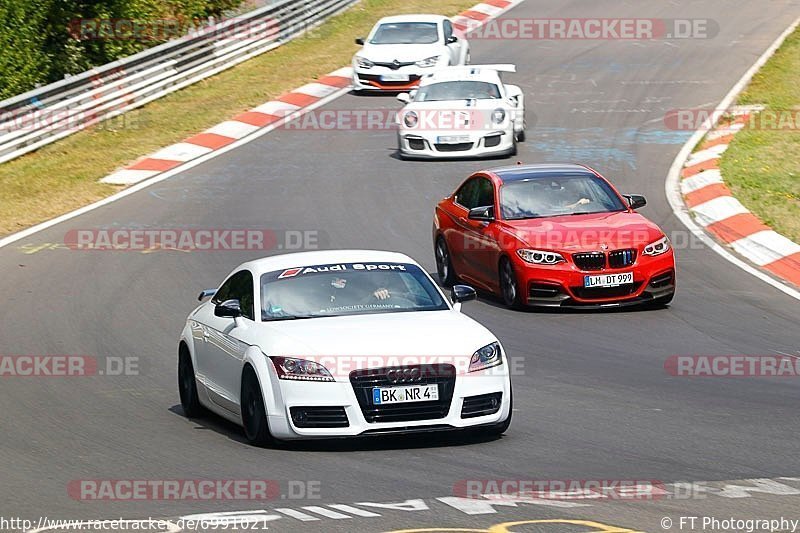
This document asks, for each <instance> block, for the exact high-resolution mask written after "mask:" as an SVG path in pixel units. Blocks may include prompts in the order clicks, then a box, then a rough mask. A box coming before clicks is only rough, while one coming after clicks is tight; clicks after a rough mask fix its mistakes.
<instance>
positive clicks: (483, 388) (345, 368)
mask: <svg viewBox="0 0 800 533" xmlns="http://www.w3.org/2000/svg"><path fill="white" fill-rule="evenodd" d="M208 296H212V298H211V300H208V301H206V302H204V303H202V304H201V305H200V306H199V307H197V308H196V309H195V310H194V311H192V313H191V314H190V315H189V318H188V320H187V322H186V326H185V328H184V329H183V332H182V333H181V337H180V343H179V349H178V388H179V392H180V398H181V405H182V407H183V410H184V413H185V414H186V415H187V416H189V417H196V416H199V415H201V414H202V413H203V412H204V411H205V410H206V409H207V410H210V411H213V412H214V413H216V414H218V415H220V416H222V417H224V418H227V419H228V420H231V421H233V422H235V423H237V424H240V425H242V426H243V427H244V432H245V435H246V436H247V439H248V440H249V441H250V442H252V443H254V444H257V445H265V444H268V443H270V442H272V441H273V440H274V439H278V440H282V439H310V438H322V437H326V438H327V437H349V436H356V435H364V436H366V435H373V434H385V433H397V432H401V433H405V432H415V431H438V430H448V429H459V428H470V427H479V428H481V429H482V430H483V431H486V432H490V433H494V434H500V433H502V432H504V431H505V430H506V429H507V428H508V426H509V424H510V423H511V404H512V399H511V379H510V375H509V371H508V366H509V364H508V360H507V356H506V354H505V352H504V351H503V348H502V346H501V345H500V343H499V342H498V340H497V338H495V336H494V335H492V333H490V332H489V330H487V329H486V328H484V327H483V326H481V325H480V324H478V323H477V322H475V321H474V320H472V319H471V318H469V317H468V316H466V315H464V314H462V313H461V312H460V308H461V302H463V301H466V300H472V299H474V298H475V290H474V289H472V288H471V287H468V286H466V285H457V286H455V287H454V288H453V292H452V295H451V298H452V300H453V303H451V302H450V301H449V300H448V298H447V297H446V296H445V295H444V294H443V293H442V291H441V290H440V289H439V287H438V286H437V285H436V284H435V283H434V282H433V281H432V279H431V277H430V276H429V275H428V273H427V272H425V270H423V269H422V268H421V267H420V266H419V265H418V264H417V263H416V262H414V261H413V260H412V259H411V258H409V257H408V256H405V255H403V254H400V253H394V252H379V251H358V250H356V251H343V250H336V251H317V252H303V253H296V254H287V255H279V256H273V257H268V258H264V259H259V260H256V261H251V262H248V263H244V264H243V265H241V266H240V267H238V268H237V269H236V270H234V271H233V272H232V273H231V274H230V275H229V276H228V278H227V279H226V281H225V282H224V283H223V284H222V285H221V286H220V287H219V288H218V289H216V290H207V291H203V292H202V293H200V299H201V300H202V299H205V298H206V297H208Z"/></svg>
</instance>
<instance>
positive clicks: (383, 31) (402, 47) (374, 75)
mask: <svg viewBox="0 0 800 533" xmlns="http://www.w3.org/2000/svg"><path fill="white" fill-rule="evenodd" d="M356 44H359V45H362V46H363V48H362V49H361V50H359V51H358V52H357V53H356V55H355V56H354V57H353V88H354V89H355V90H356V91H388V92H392V91H394V92H396V91H406V90H408V89H410V88H412V87H416V86H417V84H418V83H419V79H420V78H421V77H422V76H424V75H425V74H429V73H431V72H434V71H435V70H436V69H437V68H441V67H445V66H448V65H465V64H467V63H469V42H468V41H467V40H466V39H465V38H463V37H459V36H457V35H455V28H454V27H453V23H452V21H451V20H450V19H448V18H447V17H442V16H440V15H398V16H394V17H385V18H382V19H381V20H379V21H378V23H377V24H375V27H373V28H372V31H371V32H370V33H369V35H368V36H367V38H366V39H361V38H359V39H356Z"/></svg>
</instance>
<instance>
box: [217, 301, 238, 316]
mask: <svg viewBox="0 0 800 533" xmlns="http://www.w3.org/2000/svg"><path fill="white" fill-rule="evenodd" d="M214 315H215V316H220V317H230V318H237V317H240V316H242V308H241V306H240V304H239V300H225V301H224V302H222V303H220V304H217V306H216V307H214Z"/></svg>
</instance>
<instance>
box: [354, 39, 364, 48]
mask: <svg viewBox="0 0 800 533" xmlns="http://www.w3.org/2000/svg"><path fill="white" fill-rule="evenodd" d="M356 44H358V45H360V46H364V38H363V37H359V38H358V39H356Z"/></svg>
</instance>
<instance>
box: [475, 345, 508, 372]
mask: <svg viewBox="0 0 800 533" xmlns="http://www.w3.org/2000/svg"><path fill="white" fill-rule="evenodd" d="M502 364H503V353H502V350H501V349H500V344H499V343H497V342H493V343H492V344H488V345H486V346H484V347H483V348H481V349H480V350H478V351H476V352H475V353H474V354H472V359H470V361H469V372H477V371H478V370H485V369H487V368H492V367H493V366H497V365H502Z"/></svg>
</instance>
